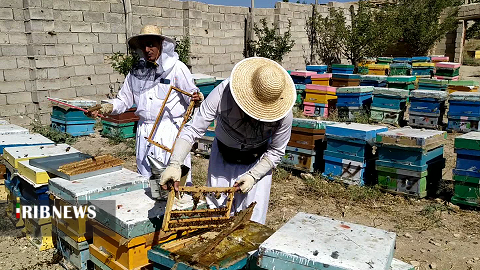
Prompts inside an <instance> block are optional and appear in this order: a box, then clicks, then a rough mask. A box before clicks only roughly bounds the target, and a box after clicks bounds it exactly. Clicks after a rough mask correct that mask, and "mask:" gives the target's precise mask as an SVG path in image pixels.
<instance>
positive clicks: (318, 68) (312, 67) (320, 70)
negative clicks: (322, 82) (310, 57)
mask: <svg viewBox="0 0 480 270" xmlns="http://www.w3.org/2000/svg"><path fill="white" fill-rule="evenodd" d="M327 68H328V66H327V65H308V66H307V71H314V72H317V74H323V73H325V72H327Z"/></svg>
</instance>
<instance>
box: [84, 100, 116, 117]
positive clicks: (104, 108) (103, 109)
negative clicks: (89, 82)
mask: <svg viewBox="0 0 480 270" xmlns="http://www.w3.org/2000/svg"><path fill="white" fill-rule="evenodd" d="M112 111H113V104H111V103H103V104H100V105H95V106H92V107H90V108H88V112H89V114H90V115H92V116H93V117H97V115H98V114H99V113H100V114H103V115H106V114H110V113H112Z"/></svg>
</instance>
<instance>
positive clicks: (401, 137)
mask: <svg viewBox="0 0 480 270" xmlns="http://www.w3.org/2000/svg"><path fill="white" fill-rule="evenodd" d="M446 139H447V132H445V131H436V130H421V129H413V128H399V129H394V130H389V131H386V132H380V133H378V134H377V136H376V142H377V144H380V145H382V146H383V145H388V146H400V147H410V148H420V149H424V150H431V149H433V148H437V147H438V146H440V145H443V144H445V140H446Z"/></svg>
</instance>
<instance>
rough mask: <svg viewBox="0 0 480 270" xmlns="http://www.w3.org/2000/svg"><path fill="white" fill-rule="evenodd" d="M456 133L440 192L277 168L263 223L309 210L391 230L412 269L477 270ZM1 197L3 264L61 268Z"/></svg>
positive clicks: (82, 142) (475, 225)
mask: <svg viewBox="0 0 480 270" xmlns="http://www.w3.org/2000/svg"><path fill="white" fill-rule="evenodd" d="M460 74H462V79H469V80H479V81H480V77H478V76H480V67H467V66H463V67H462V69H461V72H460ZM458 135H459V134H452V133H449V134H448V141H447V144H446V145H445V150H444V156H445V158H446V159H447V164H446V168H445V169H444V170H443V175H444V176H443V178H444V181H443V185H442V187H443V191H444V192H443V193H442V197H441V198H432V199H413V198H406V197H404V196H398V195H390V194H387V193H383V192H381V191H379V190H377V189H375V188H360V187H345V186H343V185H341V184H338V183H330V182H326V181H324V180H322V179H321V178H320V177H317V176H315V177H313V178H306V177H304V178H302V177H300V175H297V174H296V173H290V172H287V171H285V170H283V169H278V170H276V171H275V172H274V180H273V184H272V189H271V196H270V206H269V211H268V215H267V225H268V226H270V227H271V228H273V229H278V228H279V227H281V226H282V225H283V224H284V223H285V222H287V221H288V220H289V219H290V218H292V217H293V216H294V215H295V214H296V213H298V212H308V213H311V214H316V215H321V216H327V217H331V218H335V219H339V220H343V221H347V222H353V223H357V224H362V225H366V226H372V227H375V228H380V229H384V230H388V231H391V232H395V233H396V234H397V242H396V250H395V258H397V259H400V260H402V261H405V262H408V263H411V264H413V265H415V266H417V267H416V269H421V270H424V269H440V270H464V269H467V270H474V269H480V252H479V250H480V211H478V210H473V209H460V208H459V207H457V206H454V205H452V204H450V203H448V199H449V196H450V195H451V192H452V182H451V178H452V173H451V171H452V169H453V168H454V167H455V159H456V158H455V154H454V152H453V141H454V138H455V137H456V136H458ZM73 147H74V148H77V149H78V150H80V151H82V152H85V153H88V154H92V155H99V154H102V153H109V154H113V155H115V156H118V157H121V158H124V159H125V160H126V163H125V167H126V168H129V169H131V170H135V159H134V156H132V150H133V149H132V146H131V144H129V145H127V144H125V143H119V144H112V143H111V141H109V140H108V139H106V138H103V137H101V136H100V135H99V134H98V132H97V133H96V134H95V135H93V136H88V137H83V138H80V139H79V140H78V141H77V142H76V143H75V144H74V145H73ZM192 163H193V178H194V182H195V184H197V185H201V184H204V183H205V179H206V174H207V167H208V159H205V158H203V157H200V156H196V157H194V158H193V162H192ZM0 184H1V183H0ZM4 199H5V194H4V193H3V187H1V186H0V215H1V216H0V270H27V269H28V270H30V269H32V270H40V269H42V270H43V269H53V270H57V269H63V267H61V265H60V264H59V263H58V261H59V257H58V256H56V255H55V251H54V249H51V250H48V251H43V252H40V251H37V250H36V249H35V248H34V247H33V246H32V245H31V244H30V243H29V242H28V240H27V239H26V238H25V237H24V236H23V235H22V231H21V230H20V229H14V227H13V225H12V223H11V222H10V220H9V219H8V218H5V215H4V212H5V209H6V204H5V203H2V202H1V201H2V200H4Z"/></svg>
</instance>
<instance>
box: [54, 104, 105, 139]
mask: <svg viewBox="0 0 480 270" xmlns="http://www.w3.org/2000/svg"><path fill="white" fill-rule="evenodd" d="M60 101H62V102H65V103H68V104H70V105H74V106H77V107H80V108H88V107H90V106H94V105H96V104H97V102H96V101H93V100H60ZM50 120H51V122H52V124H51V126H52V128H53V129H56V130H58V131H60V132H63V133H67V134H70V135H72V136H84V135H89V134H92V133H93V132H94V130H93V127H94V125H95V119H93V118H89V117H87V116H86V115H85V113H84V112H83V111H81V110H78V109H72V108H70V107H66V106H62V105H59V106H53V111H52V116H51V119H50Z"/></svg>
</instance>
